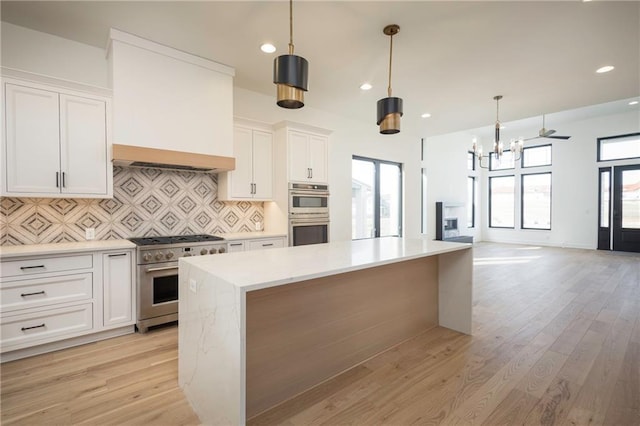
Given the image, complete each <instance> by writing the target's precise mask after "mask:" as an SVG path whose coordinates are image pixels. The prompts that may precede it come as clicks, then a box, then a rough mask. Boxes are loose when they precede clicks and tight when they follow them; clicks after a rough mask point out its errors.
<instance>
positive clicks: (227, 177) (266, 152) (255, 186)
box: [218, 126, 273, 201]
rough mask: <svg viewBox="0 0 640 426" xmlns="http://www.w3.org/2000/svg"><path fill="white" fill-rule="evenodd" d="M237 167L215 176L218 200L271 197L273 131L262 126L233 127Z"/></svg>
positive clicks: (254, 199) (263, 198)
mask: <svg viewBox="0 0 640 426" xmlns="http://www.w3.org/2000/svg"><path fill="white" fill-rule="evenodd" d="M233 155H234V157H235V159H236V168H235V170H233V171H231V172H226V173H221V174H219V175H218V198H219V199H221V200H251V201H258V200H270V199H271V198H272V196H273V134H272V133H271V132H269V131H267V130H264V129H255V128H251V127H244V126H235V127H234V131H233Z"/></svg>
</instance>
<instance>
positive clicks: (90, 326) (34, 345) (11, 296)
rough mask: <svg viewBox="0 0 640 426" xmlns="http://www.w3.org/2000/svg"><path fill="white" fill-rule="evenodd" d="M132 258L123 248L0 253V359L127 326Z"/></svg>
mask: <svg viewBox="0 0 640 426" xmlns="http://www.w3.org/2000/svg"><path fill="white" fill-rule="evenodd" d="M133 259H134V251H133V249H129V248H127V249H124V250H108V251H82V252H77V253H73V254H61V255H47V256H38V255H32V256H28V255H27V256H20V257H19V258H17V257H16V258H12V259H3V260H2V262H1V264H0V271H1V272H0V331H1V334H0V353H2V360H3V361H5V360H10V359H17V358H21V357H24V356H29V355H32V354H35V353H42V352H47V351H50V350H55V349H59V348H60V347H64V345H63V346H55V345H60V344H64V342H65V341H67V342H71V340H67V339H73V338H78V339H84V340H82V341H81V342H80V343H85V342H87V341H91V340H92V335H93V336H101V337H96V338H95V339H93V340H98V339H99V338H105V337H110V336H108V335H106V334H109V333H112V334H113V335H117V334H124V333H125V332H133V331H134V328H133V325H134V323H135V318H136V315H135V310H134V309H135V306H136V304H135V286H134V264H133V263H134V262H133ZM127 326H129V328H127ZM75 344H78V343H75ZM47 345H48V346H47ZM52 345H53V346H52ZM54 346H55V347H54ZM67 346H72V344H69V345H67ZM13 351H16V352H13Z"/></svg>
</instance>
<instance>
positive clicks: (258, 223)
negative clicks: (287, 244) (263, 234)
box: [256, 222, 262, 231]
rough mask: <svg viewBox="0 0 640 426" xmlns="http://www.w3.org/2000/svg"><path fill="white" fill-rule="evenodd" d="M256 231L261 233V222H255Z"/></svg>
mask: <svg viewBox="0 0 640 426" xmlns="http://www.w3.org/2000/svg"><path fill="white" fill-rule="evenodd" d="M256 231H262V222H256Z"/></svg>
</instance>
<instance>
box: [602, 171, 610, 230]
mask: <svg viewBox="0 0 640 426" xmlns="http://www.w3.org/2000/svg"><path fill="white" fill-rule="evenodd" d="M610 194H611V172H609V171H606V172H600V227H601V228H608V227H609V212H610V211H611V198H610V197H611V195H610Z"/></svg>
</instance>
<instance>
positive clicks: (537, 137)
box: [524, 136, 542, 142]
mask: <svg viewBox="0 0 640 426" xmlns="http://www.w3.org/2000/svg"><path fill="white" fill-rule="evenodd" d="M541 137H542V136H534V137H532V138H526V139H524V141H525V142H526V141H532V140H534V139H540V138H541Z"/></svg>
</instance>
